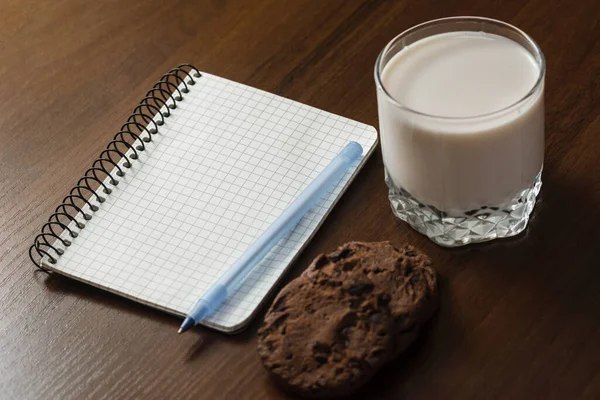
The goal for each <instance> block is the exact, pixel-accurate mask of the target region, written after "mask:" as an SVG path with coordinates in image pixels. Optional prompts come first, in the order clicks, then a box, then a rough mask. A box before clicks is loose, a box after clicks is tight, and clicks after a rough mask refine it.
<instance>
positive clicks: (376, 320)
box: [369, 313, 384, 324]
mask: <svg viewBox="0 0 600 400" xmlns="http://www.w3.org/2000/svg"><path fill="white" fill-rule="evenodd" d="M383 319H384V316H383V314H382V313H377V314H373V315H371V316H370V317H369V321H371V323H373V324H380V323H382V322H383Z"/></svg>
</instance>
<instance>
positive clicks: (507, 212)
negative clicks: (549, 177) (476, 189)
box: [385, 172, 542, 247]
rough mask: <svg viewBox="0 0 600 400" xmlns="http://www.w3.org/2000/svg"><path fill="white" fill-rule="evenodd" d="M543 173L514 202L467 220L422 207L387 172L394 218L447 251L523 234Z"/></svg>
mask: <svg viewBox="0 0 600 400" xmlns="http://www.w3.org/2000/svg"><path fill="white" fill-rule="evenodd" d="M541 177H542V173H541V172H540V173H539V174H538V175H537V176H536V178H535V181H534V182H533V184H532V186H531V187H530V188H529V189H526V190H523V191H522V192H521V193H520V194H519V195H517V196H516V197H515V198H514V199H513V201H512V202H510V203H509V204H505V205H502V206H498V207H493V206H486V207H482V208H481V209H478V210H473V211H469V212H466V213H465V214H464V216H459V217H457V216H448V215H446V213H444V212H442V211H440V210H438V209H436V208H435V207H432V206H427V205H424V204H421V203H420V202H419V201H417V200H416V199H415V198H413V197H412V196H411V195H410V194H409V193H408V192H406V191H405V190H402V189H399V188H397V187H396V186H395V185H394V183H393V182H392V180H391V179H390V177H389V176H388V174H387V172H386V177H385V182H386V183H387V185H388V188H389V189H390V192H389V198H390V203H391V205H392V210H393V211H394V214H395V215H396V216H397V217H398V218H400V219H401V220H402V221H405V222H407V223H408V224H409V225H410V226H412V227H413V228H414V229H415V230H417V231H418V232H420V233H422V234H423V235H425V236H427V237H429V238H430V239H431V240H433V241H434V242H435V243H437V244H439V245H440V246H445V247H457V246H463V245H466V244H469V243H478V242H486V241H488V240H493V239H498V238H506V237H510V236H515V235H518V234H519V233H521V232H523V230H524V229H525V227H526V226H527V222H528V221H529V214H531V211H532V210H533V206H534V205H535V198H536V196H537V195H538V193H539V192H540V188H541V186H542V179H541Z"/></svg>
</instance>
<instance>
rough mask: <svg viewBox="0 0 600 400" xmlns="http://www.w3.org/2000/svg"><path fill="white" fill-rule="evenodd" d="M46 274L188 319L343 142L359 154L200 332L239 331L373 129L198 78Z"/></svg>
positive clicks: (368, 147) (367, 147) (369, 143)
mask: <svg viewBox="0 0 600 400" xmlns="http://www.w3.org/2000/svg"><path fill="white" fill-rule="evenodd" d="M158 131H159V132H158V133H157V134H156V135H153V140H152V142H150V143H145V146H146V150H145V151H142V152H139V160H135V161H133V162H132V164H133V166H132V168H130V169H126V170H124V171H125V172H126V173H125V176H124V177H122V178H119V184H118V185H117V186H116V187H114V189H113V192H112V194H110V195H106V196H105V197H106V200H105V201H104V202H103V203H102V204H99V210H98V211H96V212H94V213H92V214H93V218H92V220H90V221H85V222H86V227H85V228H84V229H82V230H80V231H79V235H78V237H77V238H75V239H72V245H71V246H69V247H68V248H66V249H65V253H64V254H63V255H62V256H60V257H58V262H57V264H54V265H52V264H50V265H48V266H49V267H51V269H53V270H55V271H58V272H60V273H63V274H65V275H68V276H71V277H73V278H75V279H79V280H82V281H85V282H87V283H90V284H92V285H95V286H98V287H101V288H104V289H107V290H109V291H112V292H115V293H118V294H120V295H123V296H126V297H129V298H132V299H134V300H136V301H139V302H142V303H145V304H148V305H151V306H153V307H156V308H160V309H162V310H165V311H168V312H171V313H174V314H177V315H181V316H183V315H185V314H187V312H188V311H190V310H191V308H192V307H193V305H194V303H195V302H196V301H197V300H198V298H200V297H201V295H202V294H203V293H204V292H205V291H206V290H207V289H208V288H209V287H210V286H211V285H212V284H213V283H214V282H215V281H216V280H217V279H218V278H219V276H220V275H221V274H222V273H223V272H224V271H225V270H226V269H227V268H228V267H229V266H230V265H231V264H232V263H233V262H234V261H235V260H236V259H237V258H238V257H239V256H240V255H241V254H242V253H243V252H244V250H245V249H246V248H247V247H248V246H249V245H250V244H251V243H252V242H253V241H254V240H255V239H256V238H257V237H258V236H259V235H260V234H262V232H264V230H265V229H266V228H267V227H268V226H269V225H270V224H271V223H272V222H273V221H274V220H275V219H276V218H277V217H278V216H279V215H280V214H281V212H282V211H283V210H284V209H285V208H286V207H287V206H288V205H289V204H290V203H291V202H292V201H293V200H294V199H295V198H296V196H298V194H299V193H300V192H301V191H302V190H303V189H304V188H305V187H306V186H307V185H308V184H309V183H310V182H311V181H312V180H313V179H314V178H315V177H316V176H317V175H318V174H319V173H320V172H321V171H322V170H323V169H324V168H325V166H326V165H327V164H328V163H329V162H330V161H331V160H332V159H333V158H334V157H335V156H336V155H337V153H338V152H339V151H340V150H341V149H342V148H343V147H344V146H345V145H346V144H347V143H348V141H350V140H354V141H357V142H359V143H360V144H361V145H362V146H363V149H364V152H363V156H362V159H361V160H359V161H357V162H356V163H355V164H354V165H353V166H352V167H351V168H350V169H349V171H348V172H347V173H346V175H345V176H344V177H343V178H342V180H341V182H340V183H339V184H338V185H337V186H336V187H335V188H334V189H333V190H331V191H330V192H329V193H327V194H326V195H325V196H324V197H323V198H322V199H321V200H320V201H319V203H318V205H317V206H316V207H314V208H313V209H312V210H311V211H310V212H309V213H308V214H307V215H306V216H305V217H304V218H303V219H302V220H301V222H300V223H299V224H298V225H297V226H296V228H295V229H294V230H293V232H292V233H290V234H289V235H288V236H287V237H286V238H284V239H283V240H282V241H281V242H280V243H279V244H278V245H277V246H276V247H275V248H274V249H273V250H272V251H271V252H270V253H269V254H268V255H267V257H265V259H264V260H263V261H262V262H261V263H260V265H259V266H258V267H257V268H256V269H255V270H254V271H253V273H252V274H251V275H250V277H249V278H248V279H247V281H246V282H245V283H244V284H243V285H242V287H241V288H240V289H239V290H238V291H237V293H236V294H235V295H234V296H233V297H232V298H230V299H228V300H227V301H226V303H224V304H223V305H222V306H221V307H220V309H219V310H218V312H216V313H215V314H214V315H213V316H212V317H210V318H209V319H208V320H207V321H203V322H202V323H203V324H204V325H208V326H211V327H214V328H217V329H220V330H223V331H235V330H239V329H240V328H242V327H243V326H244V325H245V324H246V323H247V322H248V321H249V319H250V318H251V317H252V315H253V313H254V312H255V311H256V309H257V307H258V306H259V304H260V303H261V301H262V300H263V299H264V298H265V296H266V295H267V294H268V292H269V291H270V290H271V288H272V287H273V286H274V285H275V283H276V282H277V280H278V279H279V278H280V277H281V276H282V274H283V273H284V272H285V270H286V268H287V267H288V266H289V264H290V263H291V262H292V260H293V259H294V257H295V256H296V255H297V254H298V253H299V252H300V250H301V249H302V248H303V246H304V245H305V244H306V243H307V242H308V240H310V238H311V237H312V235H313V234H314V232H315V231H316V229H317V228H318V227H319V225H320V224H321V222H322V221H323V219H324V218H325V217H326V215H327V213H328V212H329V210H330V209H331V208H332V207H333V205H334V203H335V201H336V200H337V199H338V198H339V196H340V195H341V192H342V191H343V189H344V188H345V187H346V186H347V184H348V183H349V181H350V179H351V177H352V176H353V175H354V174H355V173H356V171H357V169H358V167H359V166H360V165H361V163H362V162H363V161H364V160H365V159H366V157H367V156H368V154H369V153H370V152H371V151H372V149H373V148H374V147H375V145H376V142H377V132H376V131H375V129H374V128H373V127H371V126H368V125H365V124H362V123H358V122H355V121H352V120H349V119H347V118H342V117H339V116H336V115H333V114H330V113H327V112H324V111H321V110H318V109H315V108H313V107H309V106H307V105H304V104H301V103H298V102H295V101H292V100H288V99H285V98H282V97H280V96H276V95H273V94H270V93H267V92H264V91H261V90H258V89H255V88H251V87H249V86H245V85H242V84H239V83H236V82H232V81H229V80H227V79H223V78H219V77H216V76H213V75H210V74H206V73H203V74H202V77H201V78H198V79H197V82H196V85H194V86H190V92H189V93H186V94H185V95H184V100H183V101H181V102H179V103H178V104H177V108H176V109H175V110H172V115H171V116H170V117H168V118H165V124H164V125H163V126H160V127H159V130H158Z"/></svg>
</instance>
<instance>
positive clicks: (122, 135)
mask: <svg viewBox="0 0 600 400" xmlns="http://www.w3.org/2000/svg"><path fill="white" fill-rule="evenodd" d="M201 76H202V75H201V74H200V71H198V69H196V67H194V66H193V65H191V64H181V65H180V66H178V67H176V68H173V69H172V70H170V71H169V72H167V73H166V74H164V75H163V76H161V78H160V80H159V81H158V82H156V83H155V84H154V86H153V87H152V89H150V90H149V91H148V93H146V95H145V96H144V98H143V99H142V101H141V102H140V104H138V105H137V106H136V107H135V108H134V109H133V112H132V114H131V115H130V116H129V118H127V121H126V122H125V123H124V124H123V126H121V129H119V131H118V132H117V133H116V134H115V136H114V138H113V140H111V141H110V142H109V143H108V145H107V146H106V149H104V150H103V151H102V152H101V153H100V156H99V157H98V158H97V159H96V160H94V162H93V163H92V166H91V167H90V168H88V170H87V171H85V174H84V176H83V177H82V178H81V179H79V181H77V184H76V185H75V186H74V187H73V188H72V189H71V191H70V192H69V194H68V195H67V196H66V197H65V198H64V199H63V200H62V202H61V204H60V205H59V206H58V207H56V210H55V211H54V213H53V214H52V215H51V216H50V218H48V222H46V223H45V224H44V225H43V226H42V230H41V232H40V234H38V235H37V236H36V237H35V239H34V244H33V245H32V246H31V247H30V248H29V258H30V259H31V261H32V262H33V264H34V265H35V266H36V267H38V268H40V269H41V270H43V271H46V272H49V271H48V270H47V269H46V268H44V266H43V265H42V258H43V257H44V256H46V257H48V261H49V262H50V263H51V264H55V263H56V262H57V257H60V256H61V255H62V254H64V250H63V249H61V248H59V247H57V244H58V243H60V244H62V246H64V247H65V248H67V247H69V246H70V245H71V241H70V240H68V239H65V238H64V236H66V235H65V234H64V232H67V234H68V237H70V238H71V239H74V238H76V237H77V235H78V233H77V231H75V230H74V229H72V227H70V226H69V225H70V224H71V223H73V224H74V226H75V227H77V229H84V228H85V224H84V223H83V222H80V221H79V220H78V219H77V218H76V217H77V216H78V215H81V216H82V217H83V220H84V221H89V220H90V219H92V215H90V214H89V213H86V212H84V211H83V207H84V205H87V206H88V208H89V210H90V211H91V213H92V214H93V213H94V212H96V211H98V210H99V207H98V206H97V205H95V204H92V202H90V199H92V198H93V199H95V201H96V202H97V203H98V204H101V203H103V202H104V201H105V196H107V195H110V194H111V192H112V188H111V187H109V186H117V185H118V183H119V181H118V180H117V179H116V177H122V176H124V175H125V170H126V169H128V168H131V166H132V161H131V160H136V159H138V155H139V152H142V151H144V150H145V149H146V146H145V144H144V143H150V142H152V135H154V134H157V133H158V129H159V128H158V127H159V126H161V125H163V124H164V123H165V118H168V117H169V116H170V115H171V111H170V110H174V109H176V108H177V102H180V101H182V100H183V95H184V94H185V93H188V92H189V86H192V85H194V84H195V83H196V81H195V80H194V78H200V77H201ZM186 78H187V79H188V80H187V81H186ZM180 86H183V87H182V88H181V89H180ZM155 117H156V118H157V119H158V120H155ZM127 138H129V139H132V140H133V143H134V144H135V143H137V145H135V146H134V144H131V143H130V142H128V141H127V140H126V139H127ZM129 150H131V152H132V153H131V154H129V155H126V153H127V152H128V151H129ZM122 160H124V162H123V163H122V164H121V166H122V167H124V168H121V166H119V162H120V161H122ZM115 171H116V172H115ZM114 175H116V177H115V176H114ZM107 178H109V179H108V185H107V184H106V183H105V182H104V180H106V179H107ZM93 183H96V184H98V187H97V189H96V190H94V189H93V187H92V186H91V184H93ZM76 200H79V203H80V205H77V203H76ZM50 250H52V251H53V252H54V253H55V254H56V256H54V255H52V254H51V253H50V252H49V251H50ZM35 253H37V256H38V257H39V260H38V261H36V257H35Z"/></svg>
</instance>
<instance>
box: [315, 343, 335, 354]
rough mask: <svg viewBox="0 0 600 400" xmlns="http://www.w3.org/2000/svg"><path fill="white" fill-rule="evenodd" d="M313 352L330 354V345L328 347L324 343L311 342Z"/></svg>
mask: <svg viewBox="0 0 600 400" xmlns="http://www.w3.org/2000/svg"><path fill="white" fill-rule="evenodd" d="M313 353H314V354H317V353H322V354H331V347H329V346H328V345H327V344H326V343H321V342H315V343H314V344H313Z"/></svg>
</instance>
